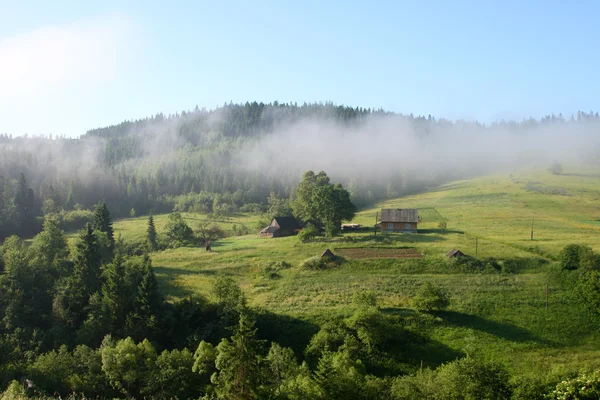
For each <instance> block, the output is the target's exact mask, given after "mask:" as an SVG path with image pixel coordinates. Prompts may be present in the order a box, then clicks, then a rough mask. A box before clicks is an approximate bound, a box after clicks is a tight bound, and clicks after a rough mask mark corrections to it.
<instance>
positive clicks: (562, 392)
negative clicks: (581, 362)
mask: <svg viewBox="0 0 600 400" xmlns="http://www.w3.org/2000/svg"><path fill="white" fill-rule="evenodd" d="M548 398H551V399H581V400H584V399H590V400H592V399H598V398H600V371H594V372H592V373H591V374H581V375H579V376H578V377H576V378H573V379H568V380H564V381H562V382H559V383H558V384H557V385H556V389H554V391H552V393H550V396H548Z"/></svg>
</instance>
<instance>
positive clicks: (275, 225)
mask: <svg viewBox="0 0 600 400" xmlns="http://www.w3.org/2000/svg"><path fill="white" fill-rule="evenodd" d="M300 229H302V227H301V226H300V224H299V223H298V221H297V220H296V218H294V217H275V218H273V220H272V221H271V223H270V224H269V226H267V227H266V228H265V229H263V230H261V231H260V237H262V238H276V237H283V236H291V235H295V234H297V233H298V232H299V231H300Z"/></svg>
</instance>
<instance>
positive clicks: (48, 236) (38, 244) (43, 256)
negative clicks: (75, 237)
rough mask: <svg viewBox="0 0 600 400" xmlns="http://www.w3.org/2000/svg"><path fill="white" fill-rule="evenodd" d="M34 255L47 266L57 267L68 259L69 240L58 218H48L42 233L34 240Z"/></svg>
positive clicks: (50, 216) (51, 216)
mask: <svg viewBox="0 0 600 400" xmlns="http://www.w3.org/2000/svg"><path fill="white" fill-rule="evenodd" d="M32 254H33V256H34V257H35V258H36V259H37V262H38V263H39V264H42V265H47V266H57V265H58V264H60V263H61V262H63V261H65V260H66V259H67V257H68V255H69V251H68V247H67V240H66V238H65V233H64V231H62V230H61V229H60V227H59V222H58V218H57V217H56V216H54V215H48V216H46V218H45V220H44V228H43V230H42V232H40V233H39V234H38V235H36V236H35V238H34V239H33V243H32Z"/></svg>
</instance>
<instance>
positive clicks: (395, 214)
mask: <svg viewBox="0 0 600 400" xmlns="http://www.w3.org/2000/svg"><path fill="white" fill-rule="evenodd" d="M378 223H379V226H380V227H381V232H382V233H385V232H410V233H415V232H417V224H418V223H419V213H418V211H417V209H416V208H384V209H382V210H381V220H380V221H378Z"/></svg>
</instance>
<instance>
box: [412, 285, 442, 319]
mask: <svg viewBox="0 0 600 400" xmlns="http://www.w3.org/2000/svg"><path fill="white" fill-rule="evenodd" d="M411 305H412V306H413V307H414V308H416V309H417V310H419V311H425V312H432V311H438V310H443V309H445V308H446V307H448V306H449V305H450V300H449V299H448V296H447V295H446V293H445V292H444V290H443V289H442V288H441V287H440V286H436V285H434V284H433V283H431V282H425V283H424V284H423V285H421V287H420V288H419V290H417V293H416V294H415V296H414V297H413V298H412V300H411Z"/></svg>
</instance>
